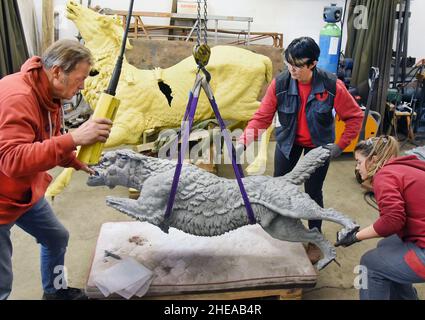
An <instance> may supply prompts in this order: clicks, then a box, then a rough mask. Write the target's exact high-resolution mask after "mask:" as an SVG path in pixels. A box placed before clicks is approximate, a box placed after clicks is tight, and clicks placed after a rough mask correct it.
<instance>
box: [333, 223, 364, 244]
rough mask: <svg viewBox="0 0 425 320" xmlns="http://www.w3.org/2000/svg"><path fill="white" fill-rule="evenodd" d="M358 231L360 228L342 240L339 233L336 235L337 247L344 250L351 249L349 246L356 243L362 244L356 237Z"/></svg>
mask: <svg viewBox="0 0 425 320" xmlns="http://www.w3.org/2000/svg"><path fill="white" fill-rule="evenodd" d="M357 231H359V227H357V228H354V229H353V230H351V231H350V232H349V233H347V235H346V236H345V237H344V238H342V239H339V235H338V233H337V234H336V239H337V242H336V243H335V247H339V246H343V247H344V248H346V247H349V246H351V245H352V244H354V243H356V242H360V241H361V240H359V239H357V237H356V234H357Z"/></svg>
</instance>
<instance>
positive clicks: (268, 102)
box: [239, 79, 363, 150]
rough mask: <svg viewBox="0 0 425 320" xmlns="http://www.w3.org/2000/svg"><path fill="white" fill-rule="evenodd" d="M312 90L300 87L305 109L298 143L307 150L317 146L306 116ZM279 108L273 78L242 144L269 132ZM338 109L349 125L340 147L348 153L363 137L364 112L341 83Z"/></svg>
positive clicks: (301, 116)
mask: <svg viewBox="0 0 425 320" xmlns="http://www.w3.org/2000/svg"><path fill="white" fill-rule="evenodd" d="M310 91H311V84H310V85H299V84H298V92H299V93H300V95H301V97H300V98H301V99H300V100H301V106H300V108H299V112H298V122H297V123H298V125H297V132H296V138H295V143H297V144H300V145H302V146H304V147H314V145H313V143H312V142H311V136H310V132H309V130H308V126H307V119H306V113H305V106H306V104H307V99H306V98H307V96H308V94H309V93H310ZM323 98H326V97H323ZM320 100H321V99H320ZM276 108H277V98H276V79H273V81H272V82H271V84H270V85H269V87H268V88H267V92H266V94H265V96H264V97H263V99H262V101H261V105H260V108H259V109H258V110H257V111H256V112H255V114H254V116H253V117H252V119H251V120H250V121H249V123H248V125H247V127H246V129H245V131H244V134H243V135H242V136H241V138H240V139H239V142H241V143H243V144H245V145H249V144H250V143H251V142H252V141H253V140H254V139H256V138H257V136H258V130H260V129H267V128H268V127H269V126H270V124H271V123H272V121H273V117H274V115H275V113H276ZM334 108H335V111H336V113H337V114H338V115H339V117H340V118H341V120H342V121H344V122H345V129H344V132H343V134H342V136H341V139H340V140H339V141H338V143H337V144H338V146H339V147H340V148H341V149H342V150H344V149H345V148H346V147H347V146H348V145H349V144H350V143H351V141H352V140H353V139H355V138H356V137H357V135H358V134H359V131H360V127H361V125H362V120H363V111H362V110H361V109H360V108H359V106H358V105H357V103H356V101H355V100H354V98H353V97H352V96H351V94H350V93H349V92H348V91H347V89H346V88H345V85H344V83H343V82H342V81H341V80H337V82H336V94H335V101H334Z"/></svg>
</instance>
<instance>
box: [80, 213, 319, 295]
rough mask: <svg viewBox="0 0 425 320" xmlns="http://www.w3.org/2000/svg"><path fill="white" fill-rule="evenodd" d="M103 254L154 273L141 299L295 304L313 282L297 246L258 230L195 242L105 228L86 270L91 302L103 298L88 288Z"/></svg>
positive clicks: (148, 228) (129, 226)
mask: <svg viewBox="0 0 425 320" xmlns="http://www.w3.org/2000/svg"><path fill="white" fill-rule="evenodd" d="M105 250H107V251H109V252H113V253H114V254H116V255H119V256H122V257H124V256H130V257H132V258H134V259H136V260H137V261H138V262H139V263H141V264H143V265H144V266H145V267H147V268H148V269H150V270H151V271H152V272H153V273H154V277H153V281H152V283H151V285H150V287H149V290H148V292H147V293H146V295H145V296H143V299H170V300H174V299H176V300H177V299H209V300H211V299H244V298H259V297H272V296H273V297H277V298H279V299H301V295H302V289H303V288H306V287H313V286H315V284H316V281H317V273H316V270H315V269H314V267H313V266H312V264H311V263H310V261H309V259H308V257H307V255H306V253H305V250H304V247H303V245H302V244H301V243H294V242H285V241H280V240H277V239H274V238H272V237H271V236H270V235H269V234H267V233H266V232H265V231H264V230H263V229H262V228H261V226H259V225H248V226H245V227H242V228H239V229H237V230H233V231H231V232H228V233H226V234H224V235H221V236H216V237H198V236H194V235H190V234H186V233H184V232H182V231H180V230H177V229H174V228H170V230H169V233H168V234H166V233H164V232H162V231H161V230H160V229H159V228H157V227H156V226H153V225H151V224H148V223H146V222H138V221H134V222H108V223H105V224H103V225H102V227H101V230H100V232H99V237H98V240H97V245H96V249H95V252H94V255H93V261H92V264H91V266H90V271H89V276H88V280H87V285H86V293H87V295H88V297H89V298H91V299H103V298H105V297H104V296H103V295H102V293H101V292H100V291H99V290H98V288H97V287H96V286H95V285H94V282H93V278H94V277H95V276H96V274H97V273H98V272H100V271H102V270H104V269H105V267H106V266H107V264H108V262H107V259H105V254H104V253H105ZM109 298H120V297H119V296H118V295H116V296H114V295H110V296H109V297H108V299H109Z"/></svg>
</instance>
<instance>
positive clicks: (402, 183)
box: [373, 156, 425, 248]
mask: <svg viewBox="0 0 425 320" xmlns="http://www.w3.org/2000/svg"><path fill="white" fill-rule="evenodd" d="M373 190H374V192H375V197H376V200H377V202H378V206H379V215H380V218H379V219H378V220H377V221H376V222H375V223H374V224H373V228H374V229H375V231H376V232H377V233H378V234H379V235H380V236H382V237H387V236H389V235H392V234H395V233H396V234H397V235H398V236H399V237H400V239H402V240H403V241H409V242H414V243H415V244H416V245H417V246H418V247H421V248H425V192H424V190H425V161H422V160H419V159H418V158H417V157H416V156H405V157H399V158H396V159H394V160H390V161H388V163H387V164H385V166H384V167H382V169H380V170H379V171H378V173H377V174H376V175H375V176H374V178H373Z"/></svg>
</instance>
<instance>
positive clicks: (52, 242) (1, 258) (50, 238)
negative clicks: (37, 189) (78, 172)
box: [0, 198, 69, 300]
mask: <svg viewBox="0 0 425 320" xmlns="http://www.w3.org/2000/svg"><path fill="white" fill-rule="evenodd" d="M15 224H16V225H17V226H19V227H20V228H21V229H23V230H24V231H26V232H27V233H29V234H30V235H32V236H33V237H34V238H35V239H36V241H37V243H40V248H41V252H40V268H41V280H42V285H43V290H44V292H45V293H54V292H56V291H57V289H55V286H54V280H55V277H56V276H58V274H59V275H60V274H62V275H63V269H61V268H63V265H64V260H65V252H66V247H67V245H68V239H69V233H68V231H67V230H66V229H65V227H64V226H63V225H62V224H61V223H60V222H59V220H58V219H57V218H56V216H55V214H54V212H53V210H52V208H51V207H50V205H49V203H48V202H47V201H46V199H45V198H42V199H41V200H39V201H38V202H37V203H36V204H35V205H34V206H33V207H32V208H31V209H29V210H28V211H27V212H25V213H24V214H23V215H22V216H21V217H20V218H19V219H18V220H16V221H15V222H14V223H10V224H6V225H0V300H3V299H7V297H8V296H9V294H10V292H11V291H12V280H13V273H12V242H11V241H10V229H11V228H12V227H13V225H15ZM57 266H59V268H58V269H56V270H55V267H57ZM62 284H63V282H62V283H60V285H62Z"/></svg>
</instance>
